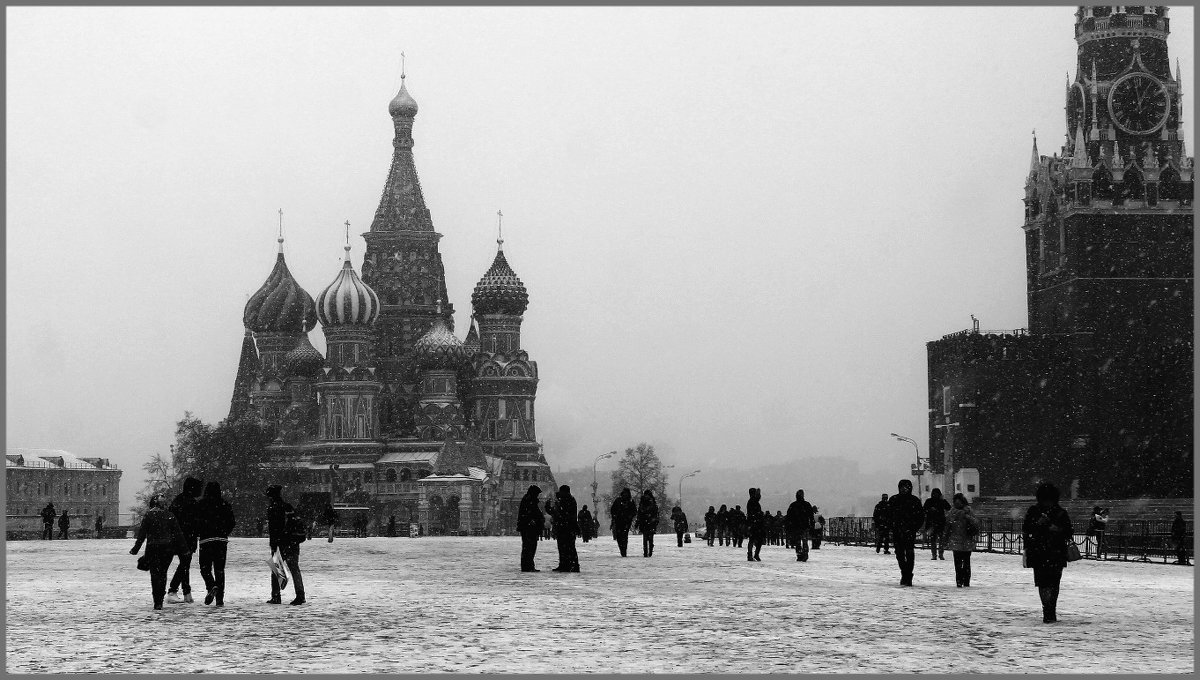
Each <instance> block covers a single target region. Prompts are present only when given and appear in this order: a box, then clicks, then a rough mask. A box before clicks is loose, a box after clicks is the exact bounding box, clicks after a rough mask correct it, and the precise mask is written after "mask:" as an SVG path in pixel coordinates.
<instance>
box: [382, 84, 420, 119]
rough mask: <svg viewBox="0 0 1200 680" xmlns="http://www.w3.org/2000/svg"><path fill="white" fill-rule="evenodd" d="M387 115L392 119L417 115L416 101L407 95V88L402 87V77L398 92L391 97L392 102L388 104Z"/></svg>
mask: <svg viewBox="0 0 1200 680" xmlns="http://www.w3.org/2000/svg"><path fill="white" fill-rule="evenodd" d="M388 113H389V114H390V115H391V116H392V117H396V116H408V117H410V118H411V117H413V116H415V115H417V100H415V99H413V98H412V95H411V94H409V93H408V88H407V87H404V76H400V91H399V92H397V93H396V96H395V97H392V101H390V102H388Z"/></svg>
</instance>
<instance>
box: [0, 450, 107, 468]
mask: <svg viewBox="0 0 1200 680" xmlns="http://www.w3.org/2000/svg"><path fill="white" fill-rule="evenodd" d="M4 456H5V460H6V461H8V462H7V463H6V464H5V467H22V466H21V462H22V461H23V462H24V463H25V465H24V467H27V468H55V469H83V470H88V469H90V470H113V469H116V468H115V466H113V465H111V464H109V465H106V466H102V465H101V464H100V463H99V461H100V460H102V459H98V458H93V459H91V460H84V459H82V458H80V457H78V456H76V455H75V454H73V453H71V452H70V451H63V450H61V449H5V450H4ZM93 461H96V462H93Z"/></svg>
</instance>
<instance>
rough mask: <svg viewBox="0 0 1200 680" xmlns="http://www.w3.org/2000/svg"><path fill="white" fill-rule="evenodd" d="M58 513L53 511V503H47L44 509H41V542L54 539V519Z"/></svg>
mask: <svg viewBox="0 0 1200 680" xmlns="http://www.w3.org/2000/svg"><path fill="white" fill-rule="evenodd" d="M57 516H58V513H57V512H55V511H54V503H52V502H51V503H47V504H46V507H44V508H42V527H43V528H42V540H43V541H50V540H53V539H54V518H55V517H57Z"/></svg>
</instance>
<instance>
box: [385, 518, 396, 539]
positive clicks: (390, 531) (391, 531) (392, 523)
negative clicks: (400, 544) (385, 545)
mask: <svg viewBox="0 0 1200 680" xmlns="http://www.w3.org/2000/svg"><path fill="white" fill-rule="evenodd" d="M387 535H388V538H395V536H396V516H395V515H388V523H387Z"/></svg>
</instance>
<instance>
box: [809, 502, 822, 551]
mask: <svg viewBox="0 0 1200 680" xmlns="http://www.w3.org/2000/svg"><path fill="white" fill-rule="evenodd" d="M812 509H813V528H812V549H813V550H820V549H821V537H822V536H824V534H825V515H822V514H821V509H820V508H818V507H817V506H815V505H814V506H812Z"/></svg>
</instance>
